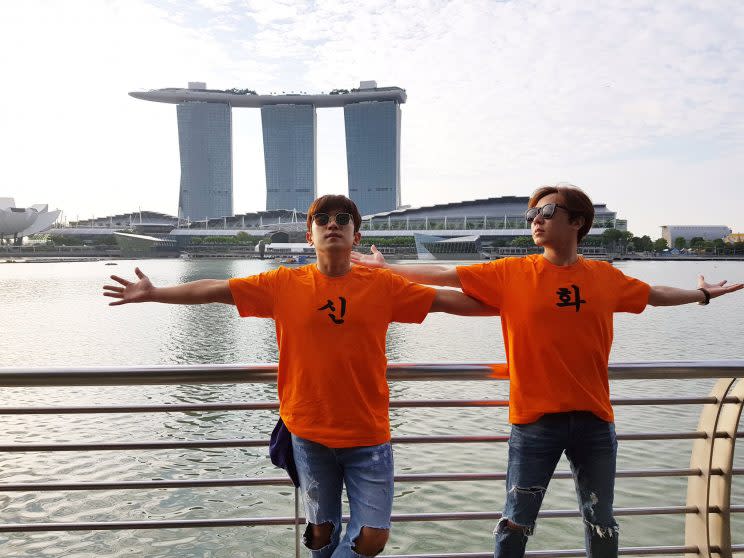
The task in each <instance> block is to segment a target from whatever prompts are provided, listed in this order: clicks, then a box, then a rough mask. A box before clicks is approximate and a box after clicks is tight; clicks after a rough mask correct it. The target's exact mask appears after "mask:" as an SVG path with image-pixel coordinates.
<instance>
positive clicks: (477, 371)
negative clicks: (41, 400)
mask: <svg viewBox="0 0 744 558" xmlns="http://www.w3.org/2000/svg"><path fill="white" fill-rule="evenodd" d="M610 378H611V379H612V380H624V379H664V380H668V379H701V378H708V379H718V382H716V384H715V386H714V388H713V390H712V391H711V392H710V393H709V394H708V395H701V396H698V397H663V398H659V397H647V398H627V397H626V398H615V399H613V405H615V406H636V405H655V406H659V405H661V406H663V405H701V406H702V407H701V409H702V410H701V413H700V419H699V425H698V428H697V429H696V430H693V431H679V432H640V433H622V432H620V433H619V434H618V440H691V445H692V447H691V451H690V465H689V467H688V468H675V469H669V468H667V469H662V468H659V469H637V470H619V471H618V472H617V476H618V477H619V478H626V477H637V478H645V477H687V478H688V490H687V502H686V505H684V506H655V507H632V508H616V509H615V515H616V516H639V515H643V516H651V515H684V516H685V518H686V520H685V545H684V546H647V547H625V548H622V549H621V550H620V554H621V555H662V554H684V555H685V556H690V557H691V556H704V557H710V556H713V555H715V556H724V557H725V556H731V555H732V554H733V553H736V552H744V545H733V544H732V543H731V525H730V518H731V514H734V513H741V512H744V506H732V505H731V499H730V498H731V482H732V478H733V477H734V476H736V475H741V474H744V469H736V468H734V467H733V453H734V445H735V442H736V439H738V438H740V437H744V432H739V431H738V423H739V418H740V414H741V410H742V406H743V405H744V380H741V379H740V378H744V360H737V361H707V362H645V363H622V364H620V363H618V364H612V365H611V366H610ZM388 379H389V380H390V381H392V382H396V381H453V380H454V381H463V380H467V381H478V380H494V379H502V380H503V379H506V376H505V368H504V366H503V365H490V364H391V365H389V367H388ZM275 381H276V365H273V364H267V365H209V366H149V367H97V368H82V369H81V368H76V369H68V368H44V369H18V368H0V387H39V386H47V387H50V386H51V387H58V388H62V387H69V386H115V385H178V384H234V383H257V382H261V383H265V382H275ZM505 406H508V401H507V400H503V399H487V400H461V399H457V400H455V399H448V400H395V399H394V400H392V401H391V403H390V407H391V408H394V409H400V408H447V407H450V408H468V407H469V408H478V407H484V408H485V407H505ZM277 408H278V403H277V402H276V401H255V402H247V403H235V402H229V403H199V404H154V405H90V406H79V405H77V406H26V407H7V406H6V407H0V415H45V414H54V415H65V414H111V413H117V414H122V413H186V412H211V411H255V410H271V409H277ZM392 441H393V443H394V444H463V443H484V442H486V443H504V442H506V441H508V436H433V435H429V436H394V437H393V439H392ZM267 445H268V440H265V439H221V440H178V441H170V440H169V441H141V440H140V441H133V442H124V441H112V442H105V443H97V442H96V443H41V444H32V443H22V444H4V445H0V452H3V453H17V452H87V451H120V450H162V449H175V448H177V449H203V448H246V447H262V446H267ZM505 476H506V474H505V473H504V472H489V473H462V472H438V473H425V474H398V475H396V476H395V482H396V483H414V482H415V483H425V482H442V481H446V482H463V481H483V482H486V481H502V480H504V479H505ZM570 477H571V473H570V472H566V471H558V472H556V473H555V475H554V477H553V478H559V479H560V478H570ZM237 486H285V487H286V486H291V482H290V481H289V479H288V478H287V477H285V476H283V475H282V476H276V477H268V478H267V477H262V478H226V479H225V478H223V479H189V480H141V481H139V480H138V481H111V482H32V483H27V482H22V483H2V484H0V493H2V492H49V491H102V490H137V489H140V490H146V489H154V488H162V489H169V488H203V487H237ZM294 505H295V513H294V515H293V516H285V517H239V518H227V519H187V520H157V521H155V520H152V521H91V522H34V523H4V524H0V533H1V532H5V533H9V532H39V531H44V532H52V531H88V530H95V531H111V530H121V529H173V528H214V527H250V526H267V525H294V526H295V555H296V556H300V555H301V554H300V553H301V548H300V524H301V523H302V522H304V518H303V517H301V516H300V513H299V509H300V506H299V496H298V491H297V490H295V494H294ZM579 515H580V514H579V511H578V510H575V509H561V510H544V511H542V512H541V513H540V517H542V518H565V517H578V516H579ZM500 518H501V514H500V513H498V512H490V511H489V512H457V513H413V514H400V513H396V514H394V515H393V517H392V521H393V522H395V523H405V522H424V521H454V520H456V521H463V520H492V521H498V520H499V519H500ZM344 519H345V520H348V518H344ZM527 554H528V556H532V557H548V556H551V557H554V556H583V555H584V550H583V549H575V550H551V551H547V550H545V551H528V553H527ZM492 555H493V554H492V552H482V553H448V554H408V555H397V558H487V557H490V556H492Z"/></svg>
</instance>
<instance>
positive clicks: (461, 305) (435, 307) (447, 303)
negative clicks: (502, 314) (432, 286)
mask: <svg viewBox="0 0 744 558" xmlns="http://www.w3.org/2000/svg"><path fill="white" fill-rule="evenodd" d="M436 291H437V294H436V295H434V301H433V302H432V304H431V309H430V310H429V312H430V313H431V312H446V313H447V314H457V315H458V316H498V315H499V309H498V308H494V307H493V306H487V305H485V304H483V303H482V302H480V301H479V300H476V299H474V298H471V297H469V296H468V295H466V294H463V293H462V292H460V291H455V290H449V289H436Z"/></svg>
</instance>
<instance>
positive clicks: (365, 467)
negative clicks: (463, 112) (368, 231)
mask: <svg viewBox="0 0 744 558" xmlns="http://www.w3.org/2000/svg"><path fill="white" fill-rule="evenodd" d="M361 222H362V218H361V215H360V214H359V210H358V209H357V207H356V205H355V204H354V202H352V201H351V200H350V199H348V198H346V197H344V196H322V197H321V198H318V199H317V200H315V201H314V202H313V203H312V204H311V206H310V208H309V209H308V218H307V228H308V231H307V235H306V236H307V241H308V242H309V243H310V244H312V245H313V246H314V247H315V251H316V255H317V258H318V260H317V264H313V265H307V266H302V267H297V268H291V269H289V268H284V267H280V268H279V269H275V270H273V271H269V272H266V273H261V274H259V275H254V276H251V277H245V278H240V279H230V280H229V281H226V280H212V279H205V280H201V281H193V282H191V283H185V284H183V285H178V286H175V287H166V288H155V287H153V285H152V284H151V283H150V281H149V279H148V278H147V277H146V276H145V275H144V274H143V273H142V272H141V271H140V270H139V269H138V268H137V269H135V273H136V274H137V277H138V278H139V281H137V282H134V283H132V282H130V281H127V280H126V279H123V278H121V277H117V276H114V275H112V276H111V278H112V279H113V280H114V281H116V282H117V283H119V285H120V286H119V285H106V286H105V287H104V289H105V291H106V292H105V293H104V295H106V296H109V297H112V298H115V299H117V300H116V301H114V302H112V303H111V305H113V306H116V305H120V304H126V303H131V302H165V303H172V304H203V303H209V302H222V303H225V304H234V305H235V306H236V307H237V309H238V312H239V313H240V315H241V316H255V317H263V318H273V319H274V321H275V323H276V336H277V342H278V346H279V374H278V382H277V388H278V392H279V402H280V404H279V405H280V408H279V414H280V417H281V421H283V423H284V426H286V428H287V429H288V430H289V432H290V433H291V449H292V451H293V453H294V464H295V465H296V472H297V475H298V476H299V484H300V488H301V490H302V493H303V499H304V502H305V513H306V517H307V520H308V525H307V529H306V531H305V537H304V541H305V545H306V546H307V547H308V548H309V549H310V551H311V555H312V556H313V557H315V558H330V557H331V556H332V557H333V558H347V557H356V556H360V555H362V556H374V555H376V554H378V553H380V552H381V551H382V549H383V548H384V546H385V543H386V542H387V539H388V534H389V529H390V515H391V511H392V503H393V458H392V449H391V447H390V423H389V418H388V403H389V402H388V385H387V381H386V379H385V372H386V370H387V359H386V357H385V336H386V333H387V329H388V325H389V324H390V323H391V322H411V323H420V322H421V321H423V320H424V318H425V317H426V315H427V313H429V312H449V313H453V314H461V315H468V316H474V315H495V314H496V313H497V311H496V310H495V309H494V308H491V307H488V306H486V305H484V304H483V303H481V302H478V301H476V300H475V299H473V298H470V297H469V296H466V295H464V294H463V293H461V292H459V291H454V290H444V289H441V290H440V289H432V288H430V287H423V286H421V285H418V284H416V283H412V282H410V281H408V280H406V279H403V278H402V277H400V276H398V275H395V274H393V273H391V272H390V271H387V270H381V269H370V268H368V267H365V266H352V264H351V261H350V258H351V251H352V247H353V246H354V245H355V244H358V243H359V240H360V238H361V234H360V232H359V228H360V226H361ZM281 421H280V424H279V425H277V426H278V428H281V426H282V425H281ZM275 432H276V430H275ZM293 480H294V479H293ZM343 485H346V492H347V496H348V499H349V507H350V511H351V518H350V521H349V524H348V526H347V528H346V534H345V536H344V538H343V539H341V536H340V535H341V491H342V487H343Z"/></svg>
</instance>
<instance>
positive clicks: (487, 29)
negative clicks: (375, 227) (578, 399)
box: [0, 0, 744, 238]
mask: <svg viewBox="0 0 744 558" xmlns="http://www.w3.org/2000/svg"><path fill="white" fill-rule="evenodd" d="M742 60H744V3H742V2H741V1H739V0H731V1H729V0H715V1H711V2H699V1H696V2H687V1H683V0H652V1H650V0H649V1H647V0H624V1H622V2H618V1H617V0H611V1H604V0H594V1H592V2H586V0H563V1H561V2H558V1H552V0H551V1H520V0H514V1H496V0H453V1H445V0H417V1H414V0H410V1H409V0H400V1H393V0H369V1H364V0H354V1H353V2H352V1H347V0H297V1H289V0H286V1H284V0H282V1H272V0H192V1H188V2H181V1H175V0H171V1H169V0H159V1H155V0H153V1H145V0H109V1H86V0H68V1H65V2H59V1H56V0H52V1H36V0H24V2H3V3H2V4H0V72H2V74H0V75H1V81H2V84H1V86H0V153H1V154H2V156H1V158H0V161H2V164H0V197H14V198H15V200H16V205H18V206H20V207H24V206H30V205H32V204H37V203H46V204H49V207H50V209H62V210H63V211H64V215H65V217H66V218H67V219H69V220H75V219H78V218H80V219H83V218H89V217H92V216H105V215H111V214H115V213H123V212H130V211H137V210H138V209H142V210H151V211H161V212H164V213H168V214H171V215H175V214H176V213H177V204H178V189H179V180H180V166H179V155H178V135H177V123H176V107H175V105H170V104H162V103H152V102H146V101H141V100H136V99H134V98H132V97H130V96H128V95H127V93H128V92H129V91H136V90H146V89H156V88H161V87H186V85H187V83H188V82H189V81H204V82H206V83H207V86H208V87H210V88H219V89H222V88H230V87H237V88H249V89H254V90H256V91H257V92H259V93H269V92H272V91H273V92H281V91H286V92H299V91H307V92H328V91H330V90H332V89H334V88H347V89H350V88H352V87H356V86H358V84H359V82H360V81H361V80H376V81H377V83H378V85H379V86H393V85H395V86H399V87H402V88H404V89H405V90H406V91H407V94H408V101H407V102H406V103H405V104H404V105H403V107H402V110H403V116H402V139H401V142H402V143H401V152H402V162H401V190H402V202H403V203H404V204H409V205H413V206H418V205H429V204H434V203H443V202H455V201H461V200H470V199H477V198H485V197H491V196H506V195H520V196H527V195H529V194H530V193H531V192H532V191H533V190H535V189H536V188H537V187H539V186H541V185H544V184H554V183H557V182H570V183H572V184H575V185H577V186H580V187H582V188H583V189H584V190H586V191H587V193H589V195H590V196H591V197H592V199H593V200H594V202H595V203H605V204H607V206H608V207H609V208H610V209H612V210H614V211H617V213H618V217H619V218H625V219H628V226H629V229H630V230H631V231H632V232H633V233H635V234H636V235H639V236H640V235H643V234H648V235H649V236H651V237H652V238H658V237H659V236H660V228H659V227H660V226H661V225H664V224H675V225H679V224H704V225H727V226H729V227H731V228H732V229H733V231H734V232H744V64H742ZM317 126H318V129H317V134H318V146H317V151H318V194H319V195H322V194H327V193H342V194H345V193H347V191H348V190H347V179H346V157H345V142H344V128H343V112H342V109H340V108H339V109H318V111H317ZM233 135H234V138H233V165H234V173H233V189H234V204H233V205H234V210H235V212H236V213H242V212H246V211H256V210H261V209H264V208H265V202H266V195H265V177H264V166H263V149H262V139H261V122H260V112H259V111H258V110H257V109H234V111H233Z"/></svg>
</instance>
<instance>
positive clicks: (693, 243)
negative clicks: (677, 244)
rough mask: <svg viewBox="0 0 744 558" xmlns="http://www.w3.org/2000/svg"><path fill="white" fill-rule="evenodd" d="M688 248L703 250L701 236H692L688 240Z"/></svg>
mask: <svg viewBox="0 0 744 558" xmlns="http://www.w3.org/2000/svg"><path fill="white" fill-rule="evenodd" d="M690 248H694V249H695V250H700V249H702V248H705V239H704V238H703V237H702V236H694V237H692V238H691V239H690Z"/></svg>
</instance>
